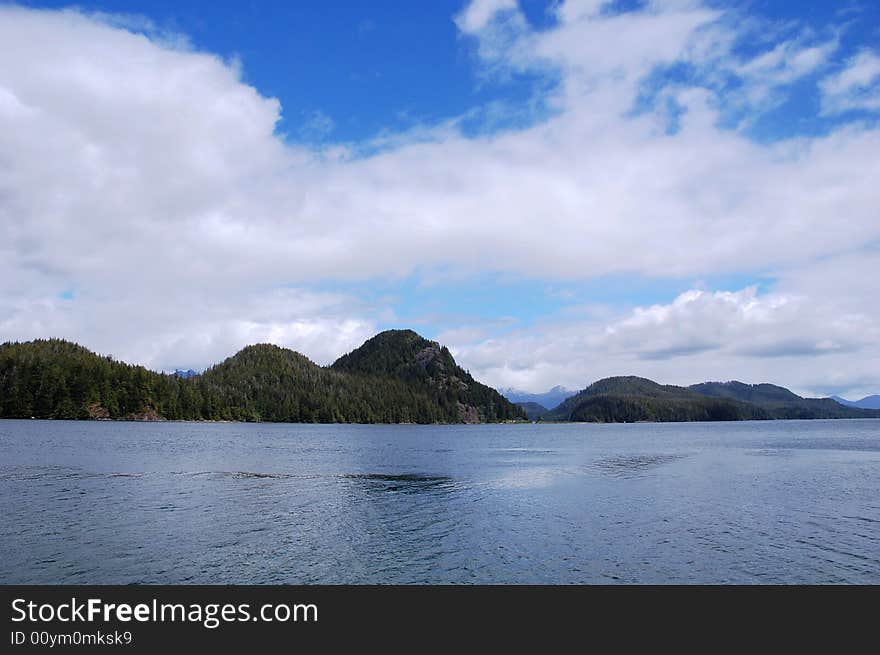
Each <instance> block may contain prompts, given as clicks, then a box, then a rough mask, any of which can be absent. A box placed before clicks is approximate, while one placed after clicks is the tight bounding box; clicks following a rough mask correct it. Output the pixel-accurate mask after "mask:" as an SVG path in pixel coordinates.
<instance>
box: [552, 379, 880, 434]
mask: <svg viewBox="0 0 880 655" xmlns="http://www.w3.org/2000/svg"><path fill="white" fill-rule="evenodd" d="M872 416H880V412H870V411H868V410H856V409H851V408H847V407H843V406H842V405H839V404H838V403H835V402H834V401H831V400H828V399H815V398H801V397H800V396H798V395H796V394H794V393H792V392H791V391H789V390H788V389H784V388H783V387H777V386H774V385H771V384H759V385H747V384H743V383H741V382H729V383H719V382H706V383H703V384H697V385H693V386H691V387H677V386H672V385H661V384H657V383H656V382H653V381H652V380H647V379H645V378H639V377H612V378H606V379H603V380H599V381H598V382H595V383H593V384H592V385H590V386H589V387H587V388H586V389H584V390H583V391H580V392H579V393H577V394H576V395H574V396H572V397H571V398H568V399H567V400H565V401H564V402H563V403H562V404H561V405H559V407H557V408H556V409H554V410H552V411H550V412H548V413H547V414H545V415H544V416H543V417H542V420H548V421H590V422H601V423H617V422H620V423H629V422H636V421H657V422H664V421H741V420H765V419H812V418H868V417H872Z"/></svg>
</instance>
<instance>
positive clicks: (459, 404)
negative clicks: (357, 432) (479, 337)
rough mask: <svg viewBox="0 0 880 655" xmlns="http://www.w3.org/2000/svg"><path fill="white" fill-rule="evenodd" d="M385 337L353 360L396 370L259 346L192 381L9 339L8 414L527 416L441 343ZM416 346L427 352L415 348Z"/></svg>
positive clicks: (380, 419)
mask: <svg viewBox="0 0 880 655" xmlns="http://www.w3.org/2000/svg"><path fill="white" fill-rule="evenodd" d="M383 334H385V333H383ZM409 334H411V335H415V337H417V338H418V339H421V337H418V335H416V334H415V333H409ZM380 337H383V335H382V334H380V335H377V337H375V338H374V339H371V340H370V341H368V342H367V344H365V345H364V346H363V348H366V350H365V351H363V352H362V353H359V351H361V349H358V350H356V351H354V352H353V353H350V354H349V355H348V356H347V357H348V358H350V361H355V360H358V359H360V356H361V355H362V354H364V353H371V357H373V358H374V359H375V360H376V361H382V360H385V361H388V362H392V361H393V362H397V364H396V368H395V369H394V370H393V371H392V370H391V369H390V368H389V367H387V366H385V367H381V366H380V367H378V368H376V369H371V368H369V367H368V366H360V367H352V368H351V369H346V366H345V365H344V364H340V362H337V363H336V364H334V365H333V366H332V367H326V368H325V367H321V366H318V365H317V364H315V363H314V362H312V361H310V360H309V359H308V358H306V357H304V356H303V355H301V354H299V353H297V352H294V351H292V350H288V349H285V348H280V347H278V346H274V345H270V344H258V345H253V346H248V347H246V348H244V349H243V350H241V351H240V352H238V353H237V354H235V355H234V356H232V357H230V358H228V359H226V360H225V361H223V362H222V363H220V364H217V365H216V366H214V367H212V368H210V369H208V370H207V371H205V372H204V373H202V374H198V375H193V376H190V377H183V376H179V375H175V374H171V375H165V374H162V373H156V372H154V371H150V370H148V369H145V368H144V367H142V366H132V365H129V364H125V363H123V362H119V361H116V360H114V359H112V358H110V357H104V356H101V355H97V354H95V353H93V352H91V351H89V350H87V349H86V348H83V347H82V346H78V345H76V344H73V343H70V342H67V341H62V340H59V339H49V340H37V341H30V342H26V343H5V344H2V345H0V417H2V418H30V417H36V418H67V419H88V418H92V419H134V420H160V419H168V420H236V421H285V422H318V423H330V422H351V423H408V422H412V423H460V422H480V421H499V420H509V419H519V418H524V414H523V413H522V411H521V410H520V409H519V408H517V407H515V406H514V405H512V404H511V403H509V402H508V401H507V400H505V399H504V398H502V397H501V396H500V395H498V394H497V392H495V391H494V390H493V389H490V388H489V387H486V386H485V385H482V384H480V383H479V382H476V381H474V380H473V378H472V377H471V376H470V375H469V374H467V373H466V372H464V371H462V370H461V369H460V368H459V367H458V366H457V365H456V364H455V361H454V360H453V359H452V356H451V355H450V354H449V351H448V350H446V349H445V348H441V347H440V346H439V344H435V343H433V342H428V341H426V340H424V339H421V342H419V341H415V340H413V339H412V338H411V337H408V338H407V339H405V340H404V342H405V343H404V342H401V340H399V339H397V338H396V337H392V338H390V339H386V338H384V337H383V338H382V339H380V341H379V343H380V344H382V347H381V348H379V349H378V351H377V349H376V348H375V346H376V343H373V342H374V341H375V339H379V338H380ZM422 342H424V343H422ZM412 344H417V345H418V344H421V345H422V348H420V349H416V350H415V351H414V352H413V350H412V348H411V347H410V346H411V345H412ZM385 350H387V352H381V351H385ZM438 353H439V354H438ZM351 358H353V359H351ZM342 359H343V360H344V359H345V358H342ZM435 359H436V361H435ZM340 361H342V360H340ZM420 370H421V371H422V373H420V372H419V371H420Z"/></svg>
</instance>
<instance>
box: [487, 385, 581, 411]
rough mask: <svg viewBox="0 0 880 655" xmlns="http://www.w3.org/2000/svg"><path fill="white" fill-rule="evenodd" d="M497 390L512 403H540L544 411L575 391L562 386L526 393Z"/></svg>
mask: <svg viewBox="0 0 880 655" xmlns="http://www.w3.org/2000/svg"><path fill="white" fill-rule="evenodd" d="M498 392H499V393H500V394H501V395H502V396H504V397H505V398H507V399H508V400H509V401H510V402H512V403H516V404H517V405H521V406H522V405H527V404H529V403H534V404H537V405H540V406H541V407H542V408H543V409H544V411H547V410H548V409H553V408H554V407H556V406H557V405H558V404H559V403H561V402H562V401H563V400H565V399H566V398H568V397H570V396H573V395H574V394H576V393H577V391H575V390H574V389H566V388H565V387H562V386H555V387H553V388H552V389H550V391H545V392H544V393H528V392H526V391H517V390H516V389H499V390H498Z"/></svg>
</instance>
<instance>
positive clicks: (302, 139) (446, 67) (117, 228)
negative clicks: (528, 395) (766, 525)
mask: <svg viewBox="0 0 880 655" xmlns="http://www.w3.org/2000/svg"><path fill="white" fill-rule="evenodd" d="M229 4H230V5H231V6H229V7H223V6H218V5H220V3H216V5H215V4H214V3H212V4H211V5H210V9H209V8H208V7H209V5H206V4H205V3H201V2H183V1H178V0H175V1H174V2H170V1H164V0H154V1H148V0H143V1H131V2H99V3H92V2H88V1H86V2H83V3H80V4H78V5H76V7H73V8H72V7H67V6H65V5H64V4H62V3H54V2H28V3H22V4H8V3H7V4H0V55H2V56H0V228H2V238H0V341H4V340H29V339H33V338H36V337H50V336H57V337H63V338H67V339H70V340H74V341H77V342H79V343H82V344H83V345H85V346H87V347H89V348H92V349H94V350H97V351H99V352H101V353H105V354H112V355H113V356H115V357H117V358H120V359H124V360H127V361H131V362H136V363H141V364H145V365H147V366H149V367H151V368H154V369H157V370H173V369H175V368H195V369H202V368H204V367H206V366H208V365H210V364H212V363H215V362H217V361H220V360H222V359H223V358H225V357H227V356H229V355H230V354H232V353H234V352H235V351H236V350H237V349H239V348H240V347H242V346H244V345H246V344H248V343H254V342H262V341H269V342H273V343H277V344H280V345H283V346H287V347H290V348H294V349H296V350H299V351H301V352H303V353H305V354H306V355H308V356H309V357H311V358H312V359H314V360H315V361H317V362H319V363H322V364H324V363H329V362H331V361H332V360H333V359H335V358H336V357H337V356H339V355H340V354H342V353H343V352H346V351H348V350H350V349H352V348H354V347H356V346H358V345H359V344H360V343H361V342H362V341H363V340H364V339H366V338H368V337H369V336H371V335H372V334H374V333H375V332H377V331H379V330H381V329H386V328H392V327H410V328H413V329H415V330H417V331H419V332H420V333H422V334H423V335H425V336H427V337H429V338H432V339H437V340H440V341H442V342H444V343H446V344H448V345H449V346H450V348H451V349H452V351H453V353H454V354H455V355H456V357H457V359H458V360H459V363H461V364H462V365H463V366H465V367H467V368H469V369H470V371H471V373H473V374H474V375H475V376H477V377H478V378H479V379H482V380H483V381H485V382H487V383H489V384H492V385H495V386H502V387H516V388H520V389H523V390H528V391H542V390H545V389H547V388H549V387H551V386H553V385H556V384H563V385H566V386H568V387H571V388H582V387H584V386H586V385H587V384H589V383H590V382H592V381H594V380H596V379H599V378H601V377H605V376H608V375H621V374H635V375H643V376H647V377H650V378H653V379H656V380H658V381H662V382H667V383H676V384H690V383H695V382H699V381H703V380H729V379H739V380H743V381H746V382H761V381H770V382H775V383H778V384H782V385H785V386H788V387H790V388H792V389H794V390H795V391H797V392H799V393H804V394H810V395H825V394H830V393H839V394H841V395H844V396H847V397H861V396H862V395H866V394H868V393H880V302H877V295H878V294H877V291H878V287H880V282H878V276H880V122H878V117H880V8H878V5H877V3H876V2H874V1H873V0H861V1H859V0H855V1H853V2H839V3H837V2H835V3H831V2H826V1H825V0H797V1H795V0H790V1H783V0H761V1H757V0H755V1H746V0H743V1H741V2H730V3H725V2H700V1H698V0H649V1H646V2H638V1H635V0H630V1H626V2H624V1H622V0H620V1H617V2H604V1H602V0H580V1H575V0H570V1H568V2H537V1H528V2H526V1H525V0H521V2H519V3H517V2H516V0H474V1H473V2H471V3H464V2H460V1H459V2H440V1H439V0H438V1H436V2H430V3H422V2H415V3H414V2H396V3H391V2H387V3H361V2H346V3H335V2H334V3H329V2H323V1H322V2H315V3H314V5H310V4H309V3H306V2H297V3H265V4H264V3H259V2H256V3H250V4H249V5H247V6H246V7H245V5H244V3H229ZM279 5H280V6H279Z"/></svg>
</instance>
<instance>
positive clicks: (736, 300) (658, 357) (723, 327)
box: [453, 256, 880, 395]
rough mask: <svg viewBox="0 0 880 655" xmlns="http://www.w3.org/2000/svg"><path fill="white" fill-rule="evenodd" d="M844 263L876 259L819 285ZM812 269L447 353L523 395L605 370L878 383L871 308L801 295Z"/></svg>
mask: <svg viewBox="0 0 880 655" xmlns="http://www.w3.org/2000/svg"><path fill="white" fill-rule="evenodd" d="M846 263H849V264H851V265H852V266H853V267H856V268H858V267H860V266H864V267H865V268H866V269H867V267H868V266H871V265H873V266H878V265H880V257H877V256H874V257H870V258H867V260H865V261H861V262H839V261H838V262H834V266H826V267H825V270H824V271H822V272H821V273H820V275H825V276H827V277H826V279H827V280H828V281H827V282H826V284H828V285H829V286H832V285H834V284H843V285H845V284H846V281H845V279H843V276H841V275H840V274H839V273H836V272H834V271H836V270H837V268H836V267H839V266H841V265H845V264H846ZM832 268H833V269H834V271H830V270H829V269H832ZM850 270H853V269H852V268H851V269H850ZM815 275H817V274H816V273H814V272H806V273H805V272H804V271H795V272H792V274H791V278H790V279H786V280H785V281H784V282H780V283H779V284H777V287H778V288H776V289H774V290H773V291H768V292H764V293H761V292H759V290H758V288H757V287H747V288H745V289H741V290H739V291H734V292H729V291H714V292H713V291H706V290H701V289H691V290H689V291H687V292H684V293H682V294H680V295H679V296H677V297H676V298H675V299H674V300H673V301H672V302H670V303H667V304H656V305H651V306H646V307H636V308H634V309H633V310H630V311H629V312H626V313H623V314H620V315H616V316H611V317H607V316H600V317H598V318H591V319H586V320H574V321H572V320H569V321H566V322H561V321H557V322H552V323H547V324H545V325H543V326H539V327H537V328H533V329H530V330H528V331H519V332H515V333H513V334H510V335H506V336H503V337H495V338H489V339H475V340H472V341H470V342H468V341H464V340H462V341H458V342H457V343H456V344H454V345H453V352H454V353H455V354H456V356H457V357H459V358H460V359H461V360H462V361H466V362H468V364H469V365H470V366H471V371H472V372H475V373H476V374H477V375H478V376H482V378H484V379H486V380H489V381H490V382H491V383H492V384H494V385H496V386H499V387H508V386H512V387H515V388H520V389H524V390H527V391H543V390H546V389H547V388H550V386H552V385H554V384H559V383H562V384H564V385H565V386H568V387H570V388H578V389H579V388H583V387H585V386H587V385H588V384H589V383H591V382H593V381H595V380H597V379H600V378H603V377H607V376H611V375H641V376H646V377H650V378H654V379H657V380H661V381H664V382H670V383H676V384H694V383H697V382H703V381H706V380H729V379H740V380H743V381H746V382H761V381H767V380H771V381H774V382H776V383H779V384H785V385H787V386H790V387H791V388H793V389H794V390H796V391H799V392H801V393H804V394H814V395H815V394H818V395H822V394H826V393H831V392H834V391H838V390H840V389H843V388H846V389H847V390H850V391H853V392H854V393H855V394H857V393H859V392H863V393H867V390H868V389H870V388H876V386H877V385H880V374H878V372H877V370H876V362H877V361H880V320H878V319H880V312H878V310H876V309H875V308H873V307H872V306H865V305H861V306H860V305H859V304H858V303H857V302H852V301H853V300H854V298H856V297H858V296H859V295H860V294H859V292H858V291H857V290H852V289H847V288H846V287H845V286H843V287H841V288H840V290H839V291H840V293H841V295H842V296H844V299H843V302H840V301H838V300H837V299H835V298H834V297H833V296H828V297H823V298H821V299H817V297H816V294H811V296H806V295H802V294H801V291H802V290H804V288H805V287H808V288H810V287H811V284H809V282H812V280H811V278H812V277H813V276H815ZM466 334H467V332H465V331H463V332H462V333H461V335H462V336H464V335H466ZM848 385H849V386H848Z"/></svg>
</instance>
